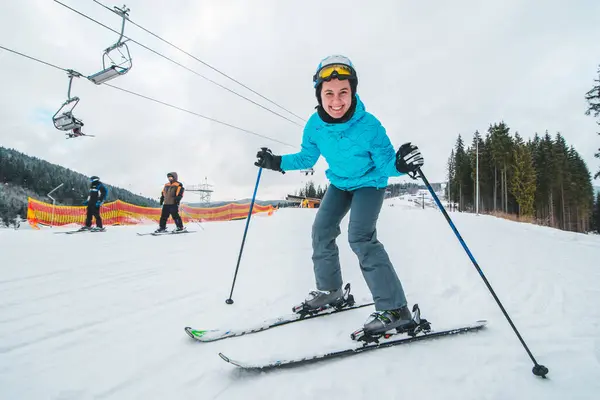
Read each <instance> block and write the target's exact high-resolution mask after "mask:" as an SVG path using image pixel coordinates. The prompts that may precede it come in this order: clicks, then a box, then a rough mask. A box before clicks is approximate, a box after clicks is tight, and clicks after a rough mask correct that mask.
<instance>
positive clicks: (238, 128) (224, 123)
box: [0, 45, 297, 147]
mask: <svg viewBox="0 0 600 400" xmlns="http://www.w3.org/2000/svg"><path fill="white" fill-rule="evenodd" d="M0 49H3V50H6V51H9V52H11V53H14V54H17V55H19V56H22V57H25V58H28V59H30V60H33V61H37V62H39V63H41V64H44V65H47V66H50V67H53V68H56V69H59V70H61V71H65V72H67V73H70V74H73V75H74V76H77V75H80V76H83V75H82V74H80V73H79V72H77V71H74V70H72V69H68V68H62V67H59V66H57V65H54V64H51V63H49V62H46V61H43V60H40V59H38V58H35V57H31V56H28V55H26V54H23V53H20V52H18V51H16V50H12V49H9V48H6V47H4V46H2V45H0ZM104 85H106V86H109V87H111V88H113V89H117V90H121V91H123V92H126V93H129V94H132V95H134V96H138V97H141V98H144V99H147V100H151V101H154V102H156V103H159V104H162V105H164V106H167V107H171V108H175V109H177V110H180V111H183V112H186V113H188V114H192V115H195V116H197V117H200V118H204V119H207V120H209V121H212V122H215V123H218V124H221V125H225V126H227V127H230V128H233V129H237V130H239V131H242V132H246V133H249V134H251V135H254V136H258V137H261V138H264V139H268V140H271V141H273V142H276V143H280V144H283V145H285V146H290V147H297V146H294V145H291V144H289V143H286V142H283V141H281V140H277V139H274V138H272V137H269V136H266V135H262V134H260V133H257V132H254V131H251V130H248V129H244V128H241V127H239V126H235V125H232V124H229V123H227V122H223V121H220V120H218V119H215V118H211V117H207V116H205V115H202V114H198V113H196V112H194V111H190V110H186V109H184V108H181V107H178V106H175V105H172V104H169V103H166V102H164V101H161V100H157V99H154V98H152V97H148V96H145V95H142V94H139V93H136V92H133V91H131V90H127V89H123V88H120V87H117V86H114V85H111V84H108V83H105V84H104Z"/></svg>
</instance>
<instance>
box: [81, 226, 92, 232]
mask: <svg viewBox="0 0 600 400" xmlns="http://www.w3.org/2000/svg"><path fill="white" fill-rule="evenodd" d="M91 230H92V228H91V227H89V226H82V227H81V228H79V232H84V231H91Z"/></svg>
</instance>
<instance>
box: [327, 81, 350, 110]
mask: <svg viewBox="0 0 600 400" xmlns="http://www.w3.org/2000/svg"><path fill="white" fill-rule="evenodd" d="M321 103H322V104H323V109H324V110H325V112H327V114H329V116H330V117H331V118H342V117H343V116H344V114H346V111H348V109H349V108H350V106H351V105H352V91H351V90H350V81H348V80H347V79H344V80H339V79H332V80H330V81H325V82H323V85H322V86H321Z"/></svg>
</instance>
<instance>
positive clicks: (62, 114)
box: [52, 70, 83, 131]
mask: <svg viewBox="0 0 600 400" xmlns="http://www.w3.org/2000/svg"><path fill="white" fill-rule="evenodd" d="M67 73H68V75H69V90H68V91H67V100H66V101H65V102H64V103H63V104H62V105H61V106H60V108H59V109H58V111H56V113H55V114H54V115H53V116H52V122H53V123H54V127H55V128H56V129H58V130H60V131H71V130H73V129H81V127H82V126H83V122H82V121H81V120H80V119H77V118H75V116H74V115H73V109H74V108H75V107H76V106H77V103H79V97H77V96H75V97H71V85H72V83H73V78H79V77H80V76H81V74H80V73H79V72H75V71H73V70H68V71H67Z"/></svg>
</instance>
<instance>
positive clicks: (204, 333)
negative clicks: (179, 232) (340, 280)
mask: <svg viewBox="0 0 600 400" xmlns="http://www.w3.org/2000/svg"><path fill="white" fill-rule="evenodd" d="M344 289H345V292H344V299H345V300H344V303H343V304H342V305H341V306H338V307H327V308H321V309H319V310H314V311H303V310H302V308H301V307H294V309H295V310H298V312H295V313H292V314H288V315H284V316H280V317H276V318H272V319H267V320H265V321H263V322H261V323H259V324H257V325H256V326H252V327H248V328H245V329H212V330H198V329H194V328H191V327H189V326H188V327H186V328H185V333H187V334H188V336H189V337H191V338H192V339H195V340H198V341H200V342H215V341H217V340H222V339H228V338H232V337H238V336H244V335H249V334H251V333H257V332H262V331H265V330H267V329H271V328H276V327H278V326H283V325H287V324H291V323H294V322H299V321H306V320H308V319H313V318H318V317H324V316H326V315H332V314H337V313H340V312H344V311H350V310H355V309H358V308H363V307H368V306H372V305H374V303H372V302H371V303H360V304H356V303H355V301H354V296H352V295H351V294H350V284H349V283H348V284H346V286H345V288H344Z"/></svg>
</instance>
